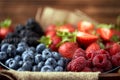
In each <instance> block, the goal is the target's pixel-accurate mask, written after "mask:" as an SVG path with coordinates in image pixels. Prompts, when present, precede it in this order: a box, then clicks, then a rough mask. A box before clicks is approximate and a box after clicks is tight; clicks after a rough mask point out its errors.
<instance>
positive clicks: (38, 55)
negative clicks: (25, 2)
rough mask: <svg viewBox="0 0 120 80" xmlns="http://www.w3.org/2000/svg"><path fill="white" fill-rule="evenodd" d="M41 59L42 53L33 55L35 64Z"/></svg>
mask: <svg viewBox="0 0 120 80" xmlns="http://www.w3.org/2000/svg"><path fill="white" fill-rule="evenodd" d="M42 60H43V59H42V55H41V54H37V55H36V56H35V63H36V64H38V63H39V62H40V61H42Z"/></svg>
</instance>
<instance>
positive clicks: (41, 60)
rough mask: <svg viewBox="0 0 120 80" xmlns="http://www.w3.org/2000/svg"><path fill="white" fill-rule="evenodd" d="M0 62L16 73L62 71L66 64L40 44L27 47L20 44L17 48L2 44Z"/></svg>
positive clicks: (55, 53)
mask: <svg viewBox="0 0 120 80" xmlns="http://www.w3.org/2000/svg"><path fill="white" fill-rule="evenodd" d="M0 61H1V62H2V63H3V64H4V65H6V66H7V67H9V68H10V69H14V70H18V71H41V72H52V71H64V70H65V66H66V65H67V63H68V60H67V59H66V58H63V57H62V56H61V55H60V54H59V53H58V52H54V51H51V50H50V49H49V48H46V46H45V45H44V44H42V43H40V44H38V45H37V47H36V48H35V47H29V46H28V45H27V43H25V42H20V43H18V45H17V47H15V46H14V45H12V44H9V43H4V44H3V45H2V46H1V49H0Z"/></svg>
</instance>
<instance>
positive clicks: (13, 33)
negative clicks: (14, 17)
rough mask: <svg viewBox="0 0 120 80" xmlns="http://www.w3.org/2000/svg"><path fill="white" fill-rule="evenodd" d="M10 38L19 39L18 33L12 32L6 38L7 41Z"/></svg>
mask: <svg viewBox="0 0 120 80" xmlns="http://www.w3.org/2000/svg"><path fill="white" fill-rule="evenodd" d="M8 38H19V36H18V34H17V33H15V32H11V33H9V34H7V35H6V37H5V39H8Z"/></svg>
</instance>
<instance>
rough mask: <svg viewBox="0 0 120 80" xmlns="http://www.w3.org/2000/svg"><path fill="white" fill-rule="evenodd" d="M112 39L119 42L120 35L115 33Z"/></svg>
mask: <svg viewBox="0 0 120 80" xmlns="http://www.w3.org/2000/svg"><path fill="white" fill-rule="evenodd" d="M111 40H112V41H114V42H118V41H120V37H119V36H118V35H113V36H112V38H111Z"/></svg>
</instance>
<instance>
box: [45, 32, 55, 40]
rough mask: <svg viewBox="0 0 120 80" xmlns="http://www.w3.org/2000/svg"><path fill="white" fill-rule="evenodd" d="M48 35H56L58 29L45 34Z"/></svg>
mask: <svg viewBox="0 0 120 80" xmlns="http://www.w3.org/2000/svg"><path fill="white" fill-rule="evenodd" d="M45 35H46V36H49V37H50V38H52V37H53V36H56V31H48V32H46V34H45Z"/></svg>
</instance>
